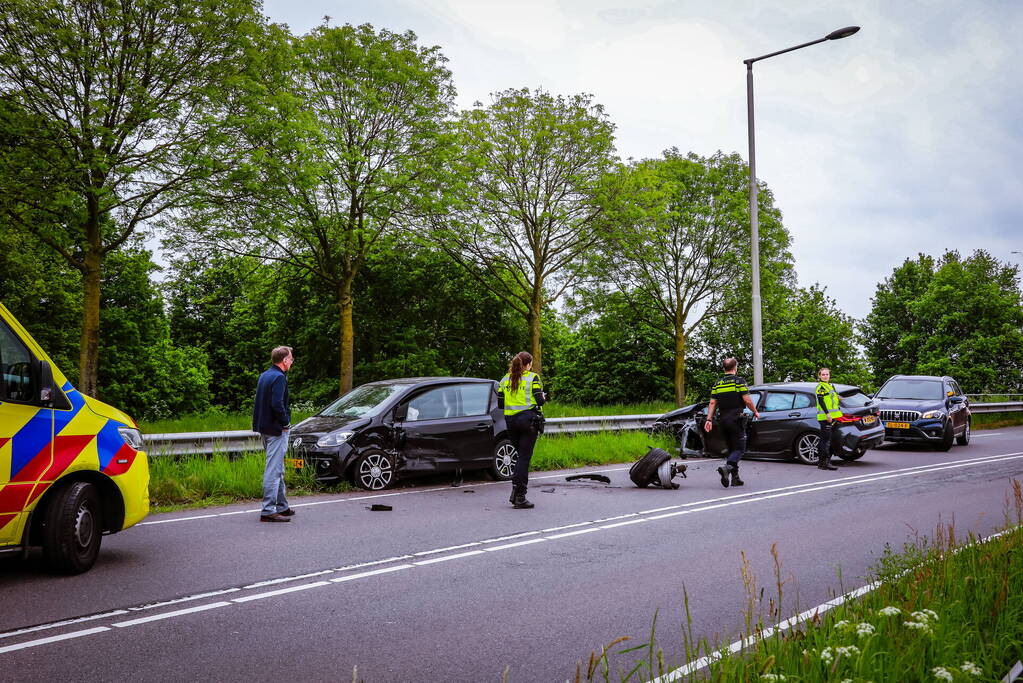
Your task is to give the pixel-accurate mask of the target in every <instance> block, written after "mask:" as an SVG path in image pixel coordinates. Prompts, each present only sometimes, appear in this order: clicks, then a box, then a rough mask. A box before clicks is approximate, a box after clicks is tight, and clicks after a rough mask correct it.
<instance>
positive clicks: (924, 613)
mask: <svg viewBox="0 0 1023 683" xmlns="http://www.w3.org/2000/svg"><path fill="white" fill-rule="evenodd" d="M910 616H911V617H913V618H914V619H916V620H917V621H922V622H924V623H925V624H927V623H930V622H932V621H937V620H938V615H937V614H935V613H934V612H933V611H931V610H929V609H925V610H920V611H919V612H913V614H911V615H910Z"/></svg>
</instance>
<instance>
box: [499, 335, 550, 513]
mask: <svg viewBox="0 0 1023 683" xmlns="http://www.w3.org/2000/svg"><path fill="white" fill-rule="evenodd" d="M532 367H533V356H532V355H531V354H530V353H529V352H527V351H520V352H519V353H517V354H515V356H514V357H513V358H512V360H511V365H509V366H508V374H507V375H505V376H504V377H503V378H502V379H501V382H500V383H499V384H498V385H497V405H498V407H499V408H503V409H504V419H505V422H506V423H507V424H508V437H509V438H510V439H511V442H512V445H513V446H515V451H516V452H517V453H518V455H517V457H516V460H515V473H514V474H513V475H512V492H511V496H510V497H509V498H508V502H509V503H511V504H512V506H513V507H515V508H518V509H526V508H531V507H533V504H532V503H530V502H529V501H528V500H526V486H527V484H528V483H529V460H530V458H532V457H533V446H535V445H536V438H537V436H538V435H539V431H540V424H541V421H542V420H543V416H542V413H541V412H540V406H542V405H543V404H544V403H545V402H546V401H547V394H545V393H544V391H543V385H542V384H541V383H540V376H539V375H537V374H536V373H535V372H531V371H530V369H531V368H532Z"/></svg>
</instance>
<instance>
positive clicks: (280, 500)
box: [252, 346, 295, 522]
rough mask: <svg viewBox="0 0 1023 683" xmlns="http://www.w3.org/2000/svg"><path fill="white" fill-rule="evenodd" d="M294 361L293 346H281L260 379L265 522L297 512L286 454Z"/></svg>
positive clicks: (257, 426)
mask: <svg viewBox="0 0 1023 683" xmlns="http://www.w3.org/2000/svg"><path fill="white" fill-rule="evenodd" d="M293 362H294V358H293V357H292V355H291V347H290V346H278V347H277V348H276V349H274V350H273V351H272V352H271V353H270V363H271V365H270V367H269V368H267V370H266V372H264V373H263V374H262V375H260V376H259V383H258V384H257V385H256V402H255V403H254V404H253V406H252V431H254V432H259V434H260V436H261V437H263V448H264V449H266V467H265V469H264V470H263V509H262V510H261V511H260V514H259V521H261V522H290V521H291V517H292V516H294V514H295V511H294V510H292V509H291V507H290V506H289V505H288V499H287V498H286V497H285V490H284V454H285V453H286V452H287V450H288V432H289V430H290V429H291V403H290V398H289V395H288V377H287V375H286V374H285V373H287V372H288V370H290V369H291V364H292V363H293Z"/></svg>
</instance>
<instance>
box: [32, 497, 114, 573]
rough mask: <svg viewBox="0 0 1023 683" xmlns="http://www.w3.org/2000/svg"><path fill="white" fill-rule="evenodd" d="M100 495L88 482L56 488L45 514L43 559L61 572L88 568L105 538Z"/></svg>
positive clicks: (79, 571) (57, 571)
mask: <svg viewBox="0 0 1023 683" xmlns="http://www.w3.org/2000/svg"><path fill="white" fill-rule="evenodd" d="M101 514H102V512H101V508H100V504H99V496H98V495H97V492H96V487H95V486H93V485H92V484H90V483H88V482H85V481H76V482H72V483H71V484H69V485H68V486H65V487H63V488H62V489H60V490H59V491H56V492H55V494H54V496H53V498H51V499H50V501H49V505H47V507H46V511H45V512H44V514H43V559H44V560H45V561H46V565H47V566H48V567H49V568H50V570H52V571H54V572H56V573H59V574H81V573H82V572H84V571H88V570H89V568H90V567H92V565H93V563H95V562H96V556H97V555H99V545H100V541H101V540H102V538H103V519H102V517H101Z"/></svg>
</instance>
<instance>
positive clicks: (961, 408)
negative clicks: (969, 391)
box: [874, 375, 971, 451]
mask: <svg viewBox="0 0 1023 683" xmlns="http://www.w3.org/2000/svg"><path fill="white" fill-rule="evenodd" d="M874 398H875V399H876V400H877V402H878V404H879V405H880V406H881V419H882V420H883V421H884V426H885V430H884V438H885V439H886V440H887V441H898V442H915V443H926V444H930V445H932V446H933V447H934V448H936V449H937V450H939V451H947V450H949V449H950V448H952V441H953V440H955V442H956V443H958V444H959V445H960V446H965V445H966V444H968V443H970V419H971V417H970V401H969V400H968V399H967V398H966V394H964V393H963V390H962V389H960V388H959V383H958V382H956V381H955V380H954V379H952V378H951V377H937V376H933V375H895V376H894V377H892V378H891V379H889V380H888V381H887V382H885V383H884V384H883V385H882V386H881V388H880V389H879V390H878V392H877V393H876V394H874Z"/></svg>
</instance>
